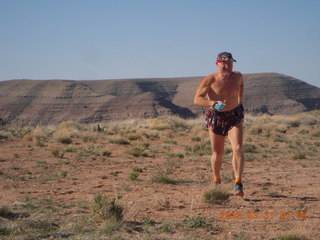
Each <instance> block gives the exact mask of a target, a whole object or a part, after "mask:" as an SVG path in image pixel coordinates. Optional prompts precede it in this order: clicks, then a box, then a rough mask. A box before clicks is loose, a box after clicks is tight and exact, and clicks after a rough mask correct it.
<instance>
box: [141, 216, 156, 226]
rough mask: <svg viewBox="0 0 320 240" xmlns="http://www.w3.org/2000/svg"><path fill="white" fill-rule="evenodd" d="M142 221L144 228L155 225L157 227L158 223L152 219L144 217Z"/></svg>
mask: <svg viewBox="0 0 320 240" xmlns="http://www.w3.org/2000/svg"><path fill="white" fill-rule="evenodd" d="M141 221H142V222H143V225H144V226H154V225H156V221H155V220H153V219H151V218H148V217H143V218H142V219H141Z"/></svg>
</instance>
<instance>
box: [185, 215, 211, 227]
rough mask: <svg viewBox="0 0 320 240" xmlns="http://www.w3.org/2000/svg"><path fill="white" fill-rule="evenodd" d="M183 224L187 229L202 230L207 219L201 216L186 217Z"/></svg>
mask: <svg viewBox="0 0 320 240" xmlns="http://www.w3.org/2000/svg"><path fill="white" fill-rule="evenodd" d="M184 222H185V223H186V224H187V226H188V227H189V228H203V227H206V226H207V219H206V217H202V216H196V217H187V218H186V219H184Z"/></svg>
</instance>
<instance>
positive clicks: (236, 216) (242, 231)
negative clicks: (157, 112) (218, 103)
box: [0, 126, 320, 239]
mask: <svg viewBox="0 0 320 240" xmlns="http://www.w3.org/2000/svg"><path fill="white" fill-rule="evenodd" d="M301 129H305V127H304V128H303V127H300V128H291V129H289V130H288V131H285V132H284V133H281V134H280V133H279V134H280V135H281V137H282V139H285V141H277V140H275V138H274V137H265V136H263V135H259V134H250V133H249V129H247V133H246V136H245V142H246V143H250V144H252V145H255V146H256V147H257V149H256V151H251V152H250V151H249V152H247V153H246V154H245V155H246V163H245V174H244V179H243V184H244V191H245V196H244V197H243V198H241V197H235V196H231V197H230V198H229V200H228V201H226V202H224V203H221V204H207V203H205V201H204V192H206V191H208V190H209V189H212V188H213V187H214V186H213V183H212V181H211V178H212V173H211V167H210V156H208V155H205V156H200V155H199V154H190V155H189V154H187V151H186V150H185V148H186V146H194V145H195V144H198V142H196V141H194V139H193V140H192V134H194V133H192V132H190V131H176V132H171V131H167V132H164V131H159V132H160V135H159V138H157V139H154V140H150V139H147V138H145V137H141V138H140V139H137V140H133V141H130V145H121V144H116V143H110V141H109V139H110V137H109V136H108V135H105V134H103V133H98V134H97V135H96V136H98V137H97V138H96V139H95V140H94V141H89V142H84V141H82V140H81V138H73V141H72V143H71V144H69V145H66V144H61V143H58V142H56V141H53V140H49V141H46V142H45V143H44V146H37V145H38V144H36V143H35V142H33V141H30V140H28V139H25V138H24V139H22V138H18V137H13V138H11V139H6V140H2V141H1V142H0V149H1V151H0V203H1V205H5V206H9V207H11V208H12V209H17V211H20V212H21V211H22V210H21V209H22V208H21V206H23V205H25V204H27V203H30V202H31V203H33V204H34V205H37V204H40V203H41V202H42V203H43V201H44V200H47V202H50V205H52V206H53V207H56V208H57V210H56V211H51V210H44V211H41V213H42V214H46V213H48V214H49V212H50V216H51V217H52V218H53V219H55V221H56V223H57V224H58V225H59V226H60V231H67V232H71V233H73V235H72V236H70V237H69V238H67V239H98V237H97V238H94V237H92V235H90V234H92V233H76V232H75V231H73V230H72V227H68V226H67V225H68V224H67V223H66V219H68V222H72V221H73V220H72V219H77V217H85V218H87V219H88V224H89V222H90V221H89V220H90V218H91V215H92V211H91V205H92V201H93V198H94V196H95V195H96V194H97V193H102V194H105V195H107V196H109V197H115V198H119V200H118V201H119V203H121V204H122V205H123V206H124V208H125V214H124V221H125V222H127V223H135V224H136V227H135V228H134V230H132V231H124V230H118V231H115V232H113V233H111V234H109V235H108V236H109V237H110V239H112V238H111V237H112V236H118V237H119V238H118V239H277V238H278V237H279V236H280V235H281V234H286V233H299V234H302V235H304V236H306V237H308V239H320V230H319V223H320V221H319V219H320V204H319V202H320V188H319V178H320V170H319V167H320V158H319V152H320V150H319V146H317V145H318V144H319V142H320V140H319V137H310V135H308V134H305V135H298V136H296V134H297V132H299V131H300V132H301ZM312 129H315V127H314V126H312ZM168 136H169V137H168ZM274 136H275V137H276V135H274ZM111 137H114V136H111ZM296 141H300V146H301V151H302V152H304V156H302V157H300V158H301V159H294V158H295V157H294V154H296V151H297V146H299V142H298V144H296V145H294V143H296ZM145 142H148V143H149V144H150V146H149V147H148V148H147V150H146V152H147V156H139V157H133V156H130V155H129V154H128V153H127V151H128V149H130V148H132V147H133V146H139V144H142V143H145ZM227 147H228V145H227ZM66 148H69V149H71V150H69V151H65V150H63V151H64V154H63V156H54V155H53V153H52V152H53V150H56V149H60V150H61V149H66ZM72 149H73V150H72ZM105 150H109V151H111V155H110V156H102V154H101V152H103V151H105ZM81 151H82V152H83V154H80V152H81ZM90 151H91V152H90ZM89 152H90V153H89ZM299 152H300V151H299ZM168 153H182V154H183V155H182V156H181V155H180V156H179V155H173V154H171V155H170V154H168ZM231 158H232V154H231V153H229V154H226V156H225V159H224V164H223V170H222V173H223V183H222V188H224V189H226V190H227V191H231V190H232V187H233V183H232V165H231ZM296 158H297V157H296ZM133 168H139V173H138V174H139V176H138V177H137V179H136V180H130V179H129V177H128V176H129V175H130V173H132V172H133ZM159 172H167V173H168V176H169V177H170V178H171V179H175V180H180V181H178V183H177V184H161V183H155V182H154V181H152V179H153V177H155V176H156V175H157V174H158V173H159ZM81 206H82V207H81ZM22 212H23V211H22ZM24 212H28V211H27V210H24ZM29 212H30V215H29V216H27V217H26V218H32V217H34V215H35V214H39V213H35V212H33V211H29ZM188 217H189V218H190V217H203V219H205V222H206V224H205V226H204V227H200V228H190V227H189V228H188V227H185V226H186V225H187V224H186V219H188ZM142 219H152V220H154V221H155V226H146V225H141V224H142ZM11 221H12V222H14V221H15V220H11ZM77 221H78V220H77ZM164 223H168V224H169V225H170V229H169V230H167V231H161V230H159V228H160V227H161V226H163V224H164ZM137 226H143V227H142V228H143V231H142V230H141V229H140V230H139V228H138V227H137ZM97 228H98V227H97ZM0 236H1V235H0ZM90 236H91V237H90ZM19 237H20V238H21V236H19V234H17V235H15V236H12V239H20V238H19ZM40 238H41V236H40ZM44 238H45V237H44ZM51 238H52V239H54V238H59V237H58V235H52V236H51ZM4 239H10V238H9V237H8V236H4ZM21 239H24V238H23V237H22V238H21ZM26 239H27V238H26ZM29 239H30V238H29ZM31 239H32V238H31ZM34 239H39V238H34ZM101 239H109V238H107V237H106V238H103V237H101ZM114 239H116V238H114Z"/></svg>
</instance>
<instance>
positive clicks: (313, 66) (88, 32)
mask: <svg viewBox="0 0 320 240" xmlns="http://www.w3.org/2000/svg"><path fill="white" fill-rule="evenodd" d="M221 51H230V52H232V54H233V57H234V58H235V59H236V60H237V61H238V62H237V63H236V64H235V65H234V67H235V70H237V71H241V72H242V73H261V72H277V73H283V74H286V75H290V76H292V77H295V78H298V79H301V80H303V81H305V82H308V83H310V84H312V85H315V86H318V87H320V1H319V0H268V1H262V0H261V1H259V0H251V1H250V0H229V1H223V0H86V1H85V0H0V80H10V79H17V78H28V79H73V80H82V79H114V78H149V77H188V76H204V75H207V74H210V73H212V72H214V71H215V70H216V66H215V58H216V55H217V53H219V52H221Z"/></svg>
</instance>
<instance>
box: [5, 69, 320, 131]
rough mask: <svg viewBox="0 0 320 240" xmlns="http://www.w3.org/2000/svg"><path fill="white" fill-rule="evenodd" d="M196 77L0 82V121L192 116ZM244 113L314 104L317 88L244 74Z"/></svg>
mask: <svg viewBox="0 0 320 240" xmlns="http://www.w3.org/2000/svg"><path fill="white" fill-rule="evenodd" d="M202 79H203V77H202V76H200V77H185V78H152V79H118V80H85V81H74V80H27V79H22V80H10V81H3V82H0V124H2V125H5V124H10V125H19V126H26V125H28V126H35V125H47V124H57V123H59V122H61V121H67V120H72V121H76V122H81V123H91V122H99V121H105V120H117V119H128V118H151V117H157V116H159V115H172V114H175V115H179V116H180V117H184V118H192V117H196V116H198V115H200V114H202V113H203V109H202V108H199V107H197V106H195V105H194V104H193V96H194V93H195V90H196V88H197V87H198V85H199V83H200V81H201V80H202ZM244 82H245V97H244V105H245V109H246V112H249V113H252V114H295V113H299V112H304V111H311V110H316V109H320V88H317V87H315V86H312V85H310V84H307V83H305V82H303V81H301V80H298V79H295V78H293V77H290V76H286V75H283V74H278V73H260V74H244Z"/></svg>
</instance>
